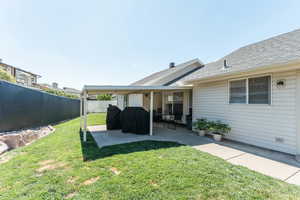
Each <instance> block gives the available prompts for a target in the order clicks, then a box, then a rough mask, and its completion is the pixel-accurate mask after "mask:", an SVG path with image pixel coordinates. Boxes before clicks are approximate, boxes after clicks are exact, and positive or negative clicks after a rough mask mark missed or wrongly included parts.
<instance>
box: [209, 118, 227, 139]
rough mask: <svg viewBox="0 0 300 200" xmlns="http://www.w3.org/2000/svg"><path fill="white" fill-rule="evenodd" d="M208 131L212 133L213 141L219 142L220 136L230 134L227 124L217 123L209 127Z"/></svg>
mask: <svg viewBox="0 0 300 200" xmlns="http://www.w3.org/2000/svg"><path fill="white" fill-rule="evenodd" d="M210 130H211V131H212V134H213V138H214V140H215V141H218V142H219V141H221V140H222V136H224V135H226V134H228V133H229V132H230V130H231V128H230V127H229V125H228V124H225V123H222V122H221V121H217V122H214V123H213V124H212V125H211V126H210Z"/></svg>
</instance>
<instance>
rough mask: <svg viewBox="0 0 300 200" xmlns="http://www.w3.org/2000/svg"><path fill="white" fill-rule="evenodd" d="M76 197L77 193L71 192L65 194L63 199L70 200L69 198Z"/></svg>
mask: <svg viewBox="0 0 300 200" xmlns="http://www.w3.org/2000/svg"><path fill="white" fill-rule="evenodd" d="M76 195H77V192H72V193H70V194H67V195H66V196H65V197H64V198H65V199H71V198H73V197H75V196H76Z"/></svg>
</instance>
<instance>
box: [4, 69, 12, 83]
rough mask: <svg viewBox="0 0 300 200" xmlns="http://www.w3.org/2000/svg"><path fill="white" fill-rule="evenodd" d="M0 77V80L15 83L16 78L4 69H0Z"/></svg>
mask: <svg viewBox="0 0 300 200" xmlns="http://www.w3.org/2000/svg"><path fill="white" fill-rule="evenodd" d="M0 79H2V80H6V81H8V82H12V83H15V82H16V79H15V78H14V77H13V76H12V75H10V74H9V73H7V72H6V71H4V70H2V69H0Z"/></svg>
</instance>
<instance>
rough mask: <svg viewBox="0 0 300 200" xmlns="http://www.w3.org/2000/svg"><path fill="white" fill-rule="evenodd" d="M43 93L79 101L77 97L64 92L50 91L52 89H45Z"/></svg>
mask: <svg viewBox="0 0 300 200" xmlns="http://www.w3.org/2000/svg"><path fill="white" fill-rule="evenodd" d="M43 91H45V92H48V93H50V94H54V95H57V96H62V97H68V98H72V99H78V98H79V97H78V96H76V95H71V94H67V93H65V92H63V91H59V90H53V89H50V88H47V89H46V88H43Z"/></svg>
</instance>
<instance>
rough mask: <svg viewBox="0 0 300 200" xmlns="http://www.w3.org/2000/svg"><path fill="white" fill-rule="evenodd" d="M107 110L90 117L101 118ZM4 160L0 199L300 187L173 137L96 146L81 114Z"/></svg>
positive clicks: (269, 191)
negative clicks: (84, 131) (84, 132)
mask: <svg viewBox="0 0 300 200" xmlns="http://www.w3.org/2000/svg"><path fill="white" fill-rule="evenodd" d="M104 122H105V115H104V114H93V115H90V116H89V121H88V123H89V124H103V123H104ZM55 128H56V131H55V132H54V133H53V134H51V135H49V136H47V137H45V138H43V139H41V140H39V141H37V142H35V143H33V144H32V145H29V146H26V147H23V148H20V149H17V150H15V151H11V152H9V153H8V154H9V155H11V156H12V155H15V157H14V158H12V159H11V160H10V161H8V162H6V163H3V164H0V199H1V200H4V199H9V200H11V199H14V200H15V199H63V198H68V199H130V200H131V199H155V200H158V199H163V200H165V199H199V200H200V199H201V200H202V199H276V200H277V199H284V200H287V199H300V188H299V187H297V186H293V185H289V184H287V183H284V182H282V181H279V180H275V179H273V178H271V177H268V176H264V175H261V174H259V173H256V172H253V171H250V170H248V169H246V168H244V167H239V166H234V165H231V164H229V163H227V162H225V161H224V160H222V159H220V158H217V157H214V156H211V155H209V154H207V153H203V152H200V151H197V150H195V149H193V148H190V147H188V146H183V145H179V144H176V143H172V142H153V141H145V142H137V143H131V144H127V145H117V146H112V147H106V148H104V149H102V150H100V149H98V148H97V146H96V144H95V142H94V141H93V139H92V137H91V135H89V134H88V142H87V143H86V144H83V145H82V143H81V140H80V134H79V131H78V130H79V119H75V120H71V121H68V122H64V123H61V124H59V125H57V126H55Z"/></svg>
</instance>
